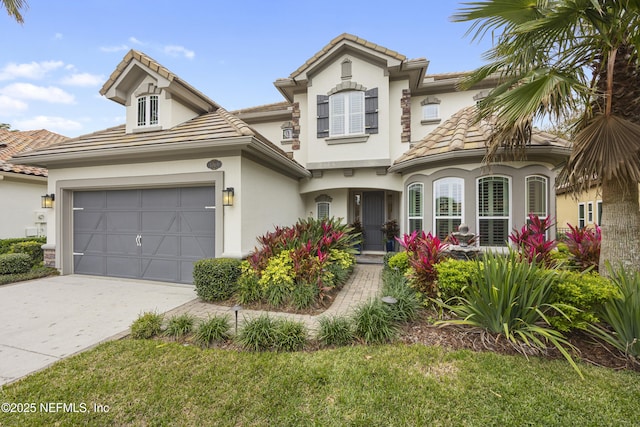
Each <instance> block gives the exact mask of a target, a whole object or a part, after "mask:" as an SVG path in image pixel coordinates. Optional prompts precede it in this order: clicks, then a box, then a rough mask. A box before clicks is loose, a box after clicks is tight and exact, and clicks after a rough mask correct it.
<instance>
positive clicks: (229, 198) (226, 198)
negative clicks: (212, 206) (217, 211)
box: [222, 187, 234, 206]
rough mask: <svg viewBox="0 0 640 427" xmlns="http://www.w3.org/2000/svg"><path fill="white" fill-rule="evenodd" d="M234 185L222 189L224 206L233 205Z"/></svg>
mask: <svg viewBox="0 0 640 427" xmlns="http://www.w3.org/2000/svg"><path fill="white" fill-rule="evenodd" d="M233 194H234V193H233V187H227V188H226V190H222V206H233Z"/></svg>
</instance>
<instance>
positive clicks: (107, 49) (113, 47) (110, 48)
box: [100, 44, 129, 53]
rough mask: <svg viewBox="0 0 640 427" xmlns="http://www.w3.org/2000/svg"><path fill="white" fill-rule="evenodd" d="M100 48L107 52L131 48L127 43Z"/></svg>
mask: <svg viewBox="0 0 640 427" xmlns="http://www.w3.org/2000/svg"><path fill="white" fill-rule="evenodd" d="M100 50H101V51H103V52H107V53H113V52H122V51H124V50H129V46H127V45H126V44H121V45H120V46H103V47H101V48H100Z"/></svg>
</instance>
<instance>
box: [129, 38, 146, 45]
mask: <svg viewBox="0 0 640 427" xmlns="http://www.w3.org/2000/svg"><path fill="white" fill-rule="evenodd" d="M129 41H130V42H131V43H133V44H137V45H140V46H144V45H146V43H145V42H142V41H140V40H138V39H137V38H135V37H129Z"/></svg>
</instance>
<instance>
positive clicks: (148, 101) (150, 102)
mask: <svg viewBox="0 0 640 427" xmlns="http://www.w3.org/2000/svg"><path fill="white" fill-rule="evenodd" d="M157 124H158V95H145V96H141V97H139V98H138V126H153V125H157Z"/></svg>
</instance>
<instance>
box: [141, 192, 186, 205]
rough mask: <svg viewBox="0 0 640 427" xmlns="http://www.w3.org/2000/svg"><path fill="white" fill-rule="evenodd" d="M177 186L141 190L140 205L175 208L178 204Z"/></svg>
mask: <svg viewBox="0 0 640 427" xmlns="http://www.w3.org/2000/svg"><path fill="white" fill-rule="evenodd" d="M179 195H180V193H179V189H178V188H157V189H148V190H144V191H142V206H144V207H145V208H160V209H161V208H176V207H178V206H180V203H179V200H180V197H179Z"/></svg>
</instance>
